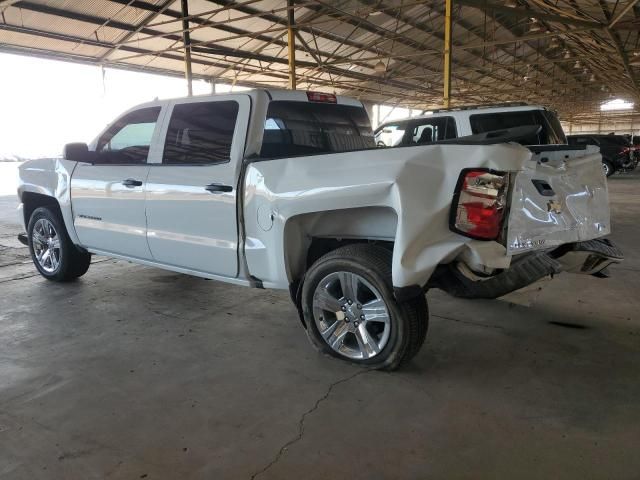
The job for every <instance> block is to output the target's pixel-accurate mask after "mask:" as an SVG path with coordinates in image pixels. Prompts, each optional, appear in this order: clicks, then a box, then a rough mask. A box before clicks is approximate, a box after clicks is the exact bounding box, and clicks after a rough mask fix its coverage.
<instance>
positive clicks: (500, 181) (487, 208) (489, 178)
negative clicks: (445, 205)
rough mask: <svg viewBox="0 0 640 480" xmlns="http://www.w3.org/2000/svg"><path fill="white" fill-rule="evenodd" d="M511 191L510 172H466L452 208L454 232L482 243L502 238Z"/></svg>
mask: <svg viewBox="0 0 640 480" xmlns="http://www.w3.org/2000/svg"><path fill="white" fill-rule="evenodd" d="M508 189H509V174H508V173H504V172H496V171H493V170H476V169H465V170H463V171H462V173H461V174H460V179H459V180H458V185H457V186H456V191H455V195H454V201H453V204H452V205H451V214H450V227H451V230H453V231H454V232H457V233H459V234H461V235H465V236H467V237H471V238H475V239H478V240H495V239H496V238H498V236H499V235H500V230H502V221H503V220H504V211H505V206H506V196H507V191H508Z"/></svg>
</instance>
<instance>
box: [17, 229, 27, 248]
mask: <svg viewBox="0 0 640 480" xmlns="http://www.w3.org/2000/svg"><path fill="white" fill-rule="evenodd" d="M18 241H19V242H20V243H21V244H23V245H29V240H28V239H27V234H26V233H24V232H23V233H19V234H18Z"/></svg>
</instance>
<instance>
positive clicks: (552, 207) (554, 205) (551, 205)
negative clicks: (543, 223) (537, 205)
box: [547, 200, 562, 215]
mask: <svg viewBox="0 0 640 480" xmlns="http://www.w3.org/2000/svg"><path fill="white" fill-rule="evenodd" d="M547 212H551V213H557V214H558V215H559V214H561V213H562V205H561V204H560V202H559V201H557V200H549V201H548V202H547Z"/></svg>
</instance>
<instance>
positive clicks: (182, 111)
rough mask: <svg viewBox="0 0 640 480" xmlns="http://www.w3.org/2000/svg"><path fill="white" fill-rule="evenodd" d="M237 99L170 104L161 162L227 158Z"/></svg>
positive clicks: (202, 161) (199, 161)
mask: <svg viewBox="0 0 640 480" xmlns="http://www.w3.org/2000/svg"><path fill="white" fill-rule="evenodd" d="M237 118H238V102H234V101H225V102H197V103H182V104H179V105H175V106H174V107H173V113H172V114H171V121H170V122H169V128H168V130H167V138H166V141H165V145H164V155H163V159H162V163H164V164H172V165H180V164H187V165H188V164H206V163H222V162H228V161H229V158H230V156H231V143H232V140H233V132H234V130H235V125H236V119H237Z"/></svg>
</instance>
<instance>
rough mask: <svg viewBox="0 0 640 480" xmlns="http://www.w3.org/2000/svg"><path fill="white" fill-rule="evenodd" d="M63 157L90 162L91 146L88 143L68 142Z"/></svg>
mask: <svg viewBox="0 0 640 480" xmlns="http://www.w3.org/2000/svg"><path fill="white" fill-rule="evenodd" d="M62 158H64V159H66V160H74V161H76V162H89V161H90V159H89V147H88V146H87V144H86V143H67V144H66V145H65V146H64V149H63V150H62Z"/></svg>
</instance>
